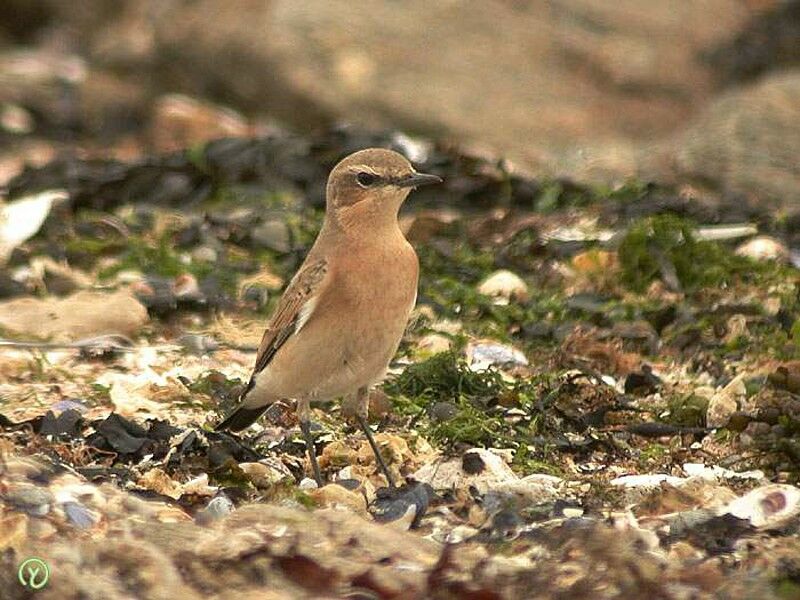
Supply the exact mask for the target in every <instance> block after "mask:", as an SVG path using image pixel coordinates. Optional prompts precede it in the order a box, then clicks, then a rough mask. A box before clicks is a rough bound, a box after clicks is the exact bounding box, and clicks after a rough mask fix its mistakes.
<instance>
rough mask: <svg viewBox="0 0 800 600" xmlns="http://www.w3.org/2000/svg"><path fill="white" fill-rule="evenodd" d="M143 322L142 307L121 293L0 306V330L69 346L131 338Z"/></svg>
mask: <svg viewBox="0 0 800 600" xmlns="http://www.w3.org/2000/svg"><path fill="white" fill-rule="evenodd" d="M98 306H102V307H103V310H102V311H99V310H97V307H98ZM146 322H147V310H146V309H145V307H144V306H142V305H141V304H140V303H139V301H138V300H136V299H135V298H134V297H133V296H132V295H131V294H130V293H128V292H127V291H124V290H121V291H118V292H114V293H111V294H105V293H102V292H94V291H88V290H84V291H80V292H77V293H75V294H73V295H71V296H67V297H66V298H44V299H39V298H18V299H15V300H8V301H6V302H0V327H2V328H4V329H7V330H8V331H11V332H14V333H15V334H17V335H21V336H28V337H33V338H36V339H46V340H53V341H61V342H69V341H74V340H78V339H81V338H85V337H89V336H93V335H100V334H107V333H118V334H124V335H128V336H135V335H137V334H138V333H139V330H140V328H141V327H142V325H144V324H145V323H146Z"/></svg>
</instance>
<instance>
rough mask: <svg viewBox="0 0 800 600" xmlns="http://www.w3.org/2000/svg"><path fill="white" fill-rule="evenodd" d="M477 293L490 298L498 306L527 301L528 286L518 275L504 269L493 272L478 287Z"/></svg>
mask: <svg viewBox="0 0 800 600" xmlns="http://www.w3.org/2000/svg"><path fill="white" fill-rule="evenodd" d="M478 292H479V293H481V294H483V295H485V296H491V297H492V298H494V299H495V301H496V302H497V303H498V304H508V303H509V302H510V301H512V300H514V301H517V302H526V301H527V300H528V286H527V285H526V284H525V282H524V281H523V280H522V278H521V277H520V276H519V275H517V274H516V273H512V272H511V271H507V270H505V269H502V270H500V271H495V272H494V273H492V274H491V275H489V276H488V277H487V278H486V279H484V280H483V281H482V282H481V283H480V284H479V285H478Z"/></svg>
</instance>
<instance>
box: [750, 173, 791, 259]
mask: <svg viewBox="0 0 800 600" xmlns="http://www.w3.org/2000/svg"><path fill="white" fill-rule="evenodd" d="M799 176H800V175H799ZM736 254H738V255H739V256H746V257H747V258H752V259H753V260H759V261H765V260H774V261H777V262H780V263H787V262H789V248H787V247H786V245H785V244H783V243H781V242H780V241H778V240H776V239H775V238H773V237H769V236H766V235H759V236H757V237H754V238H753V239H751V240H747V241H746V242H743V243H742V244H741V245H739V246H738V247H737V248H736Z"/></svg>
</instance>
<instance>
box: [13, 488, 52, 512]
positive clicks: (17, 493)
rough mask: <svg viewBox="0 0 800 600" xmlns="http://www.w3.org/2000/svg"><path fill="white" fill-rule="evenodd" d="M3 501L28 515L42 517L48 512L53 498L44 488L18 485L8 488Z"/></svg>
mask: <svg viewBox="0 0 800 600" xmlns="http://www.w3.org/2000/svg"><path fill="white" fill-rule="evenodd" d="M3 500H5V501H6V502H7V503H8V504H12V505H14V506H16V507H17V508H19V509H20V510H22V511H24V512H26V513H28V514H29V515H33V516H36V517H42V516H44V515H46V514H47V513H49V512H50V507H51V505H52V504H53V500H54V498H53V494H51V493H50V491H49V490H47V489H45V488H41V487H37V486H35V485H28V484H23V483H20V484H16V485H14V486H13V487H10V488H9V490H8V491H7V492H6V493H5V494H4V495H3Z"/></svg>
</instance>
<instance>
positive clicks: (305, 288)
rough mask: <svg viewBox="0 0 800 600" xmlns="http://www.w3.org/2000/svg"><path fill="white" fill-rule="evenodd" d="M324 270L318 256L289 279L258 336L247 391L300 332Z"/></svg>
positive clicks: (326, 271) (325, 265) (315, 297)
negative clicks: (264, 329) (282, 347)
mask: <svg viewBox="0 0 800 600" xmlns="http://www.w3.org/2000/svg"><path fill="white" fill-rule="evenodd" d="M327 273H328V263H327V261H325V260H324V259H320V260H317V261H314V262H312V263H310V264H308V265H306V266H305V267H304V268H303V269H302V270H300V271H298V272H297V274H296V275H295V276H294V278H292V281H291V282H289V286H288V287H287V288H286V291H285V292H284V293H283V296H282V297H281V299H280V302H278V306H277V308H276V309H275V312H274V313H273V314H272V318H271V319H270V322H269V325H268V326H267V329H266V331H264V337H262V338H261V344H260V346H259V348H258V354H257V355H256V365H255V367H254V368H253V374H252V375H251V376H250V383H249V384H248V385H247V390H248V391H249V390H250V389H251V388H252V387H253V385H254V382H255V378H256V376H257V375H258V374H259V373H260V372H261V371H263V370H264V369H265V368H266V367H267V365H269V363H270V362H271V361H272V359H273V358H274V357H275V354H276V353H277V352H278V350H280V348H281V346H283V344H285V343H286V340H288V339H289V338H290V337H292V336H293V335H294V334H296V333H297V332H298V331H300V329H301V328H302V327H303V325H305V323H306V321H308V319H309V318H310V317H311V314H312V313H313V311H314V307H315V306H316V303H317V296H318V294H319V293H320V291H321V287H322V283H323V281H324V279H325V275H327ZM246 393H247V392H245V394H246ZM242 396H244V394H243V395H242Z"/></svg>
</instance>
